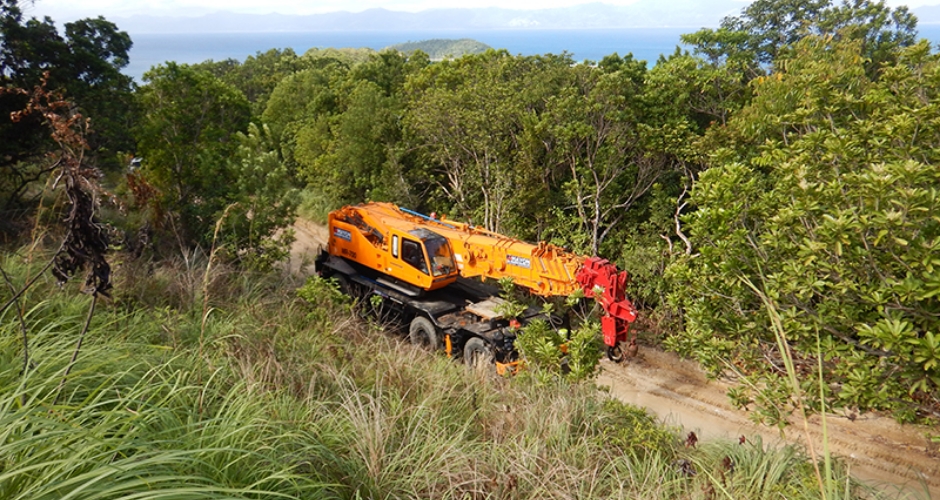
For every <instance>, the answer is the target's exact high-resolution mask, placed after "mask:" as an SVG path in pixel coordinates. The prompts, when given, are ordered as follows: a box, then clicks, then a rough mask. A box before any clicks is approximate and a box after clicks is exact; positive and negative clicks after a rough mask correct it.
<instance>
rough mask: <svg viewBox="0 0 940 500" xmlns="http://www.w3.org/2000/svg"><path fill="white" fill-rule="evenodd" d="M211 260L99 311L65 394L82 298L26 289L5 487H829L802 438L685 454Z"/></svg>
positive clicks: (90, 495) (319, 292) (642, 422)
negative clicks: (27, 360) (784, 444)
mask: <svg viewBox="0 0 940 500" xmlns="http://www.w3.org/2000/svg"><path fill="white" fill-rule="evenodd" d="M202 258H203V257H198V258H196V259H190V261H191V262H189V263H186V262H183V261H180V262H170V263H160V264H155V265H153V266H150V268H149V270H146V272H138V273H136V274H134V278H135V280H134V283H133V286H125V288H124V289H123V290H120V289H119V290H118V293H116V300H115V301H114V302H113V303H104V304H102V305H101V306H100V307H99V308H98V309H99V310H98V311H97V312H96V315H95V317H94V319H93V321H92V322H91V324H90V326H89V331H88V334H87V341H86V344H85V346H84V347H83V351H82V355H81V356H80V357H79V358H78V360H77V362H76V365H75V368H74V370H73V371H72V373H71V374H70V375H69V376H68V378H67V379H66V382H65V384H64V386H63V388H62V390H61V391H58V390H57V387H58V384H59V382H60V380H62V378H61V377H62V375H63V372H64V369H65V367H66V366H67V365H68V361H69V356H70V354H71V349H72V347H73V346H74V340H75V337H76V336H77V335H78V333H79V332H80V331H81V328H82V325H83V321H84V319H85V317H84V314H85V312H86V311H87V306H88V303H87V300H88V299H87V298H83V297H80V296H79V297H76V296H75V295H73V294H67V293H62V292H60V291H58V290H57V289H56V288H55V287H54V286H53V285H51V284H48V283H47V284H45V285H44V286H41V287H37V288H35V289H34V290H31V291H30V292H29V294H28V295H27V296H25V297H24V301H25V302H24V304H26V307H25V308H24V309H23V311H24V322H25V324H26V326H27V330H28V335H29V340H30V357H31V359H32V364H31V367H30V368H29V369H28V370H25V371H24V370H23V364H22V358H21V354H22V340H21V333H20V330H19V328H20V327H19V322H18V320H17V318H16V316H15V314H14V313H13V311H12V310H11V311H7V312H5V313H4V314H2V315H0V499H5V498H11V499H13V498H16V499H19V498H22V499H27V498H29V499H32V498H39V499H44V498H49V499H52V498H85V499H106V498H253V499H260V498H342V499H355V498H377V499H378V498H381V499H393V498H444V499H448V498H453V499H478V498H493V499H553V498H558V499H562V498H565V499H570V498H631V499H632V498H635V499H640V498H642V499H654V500H655V499H697V498H702V499H705V498H783V497H786V498H818V496H819V493H818V491H814V490H813V489H812V488H807V485H811V484H813V483H814V481H815V478H814V475H813V472H812V467H811V465H810V462H809V461H807V459H806V457H805V456H803V455H802V454H801V453H800V452H799V451H797V450H795V449H791V448H784V449H781V450H772V449H765V448H764V447H763V446H761V445H760V444H759V443H753V444H750V445H747V446H741V445H737V444H733V445H732V444H725V445H709V446H706V447H702V448H700V449H687V448H684V447H681V446H680V445H679V443H678V439H677V438H676V436H675V433H674V432H673V431H672V430H670V429H667V428H663V427H661V426H659V425H657V423H656V422H655V420H654V419H653V418H652V417H650V416H649V415H647V414H646V413H645V412H644V411H642V410H640V409H637V408H634V407H631V406H628V405H624V404H622V403H619V402H617V401H613V400H610V399H606V397H605V396H604V395H603V394H602V393H599V392H598V391H597V390H596V389H595V388H594V387H593V386H591V385H590V384H571V383H567V382H565V381H563V380H558V381H555V382H551V383H547V384H541V385H536V384H531V383H530V382H531V381H529V380H527V379H526V378H525V377H516V378H513V379H502V378H498V377H495V376H492V375H490V374H486V373H482V372H479V371H469V370H466V369H465V368H464V367H463V366H462V365H460V364H458V363H453V362H452V361H450V360H448V359H447V358H445V357H443V356H434V355H430V354H428V353H426V352H424V351H421V350H419V349H416V348H414V347H413V346H411V345H410V344H408V343H407V342H405V341H404V340H403V339H401V338H398V337H396V336H394V335H391V334H387V333H384V332H382V331H380V329H379V328H378V327H377V326H376V325H373V324H369V323H368V322H364V321H361V320H360V319H358V318H357V316H356V315H355V314H354V313H353V311H352V310H351V308H350V307H349V304H348V303H347V302H345V300H344V299H343V297H342V296H341V295H339V294H338V293H336V291H335V289H333V288H331V287H330V285H329V284H328V283H326V282H322V281H319V280H313V281H311V282H310V283H309V284H308V285H307V286H306V287H304V289H303V292H302V293H301V294H300V296H298V294H297V293H296V291H295V289H296V287H297V285H298V284H297V283H296V282H294V281H291V279H290V278H289V277H286V276H283V275H277V274H263V275H261V274H244V273H239V272H235V270H234V269H232V268H226V267H225V266H224V265H221V264H220V265H215V264H214V265H213V266H211V268H210V267H209V266H207V265H206V261H205V260H201V261H200V259H202ZM10 260H15V259H8V260H7V261H5V262H9V261H10ZM10 264H11V265H9V266H7V269H8V270H11V274H12V275H13V279H14V280H16V279H20V280H22V279H23V277H24V276H25V275H26V274H27V273H26V272H25V268H23V267H18V265H17V264H16V263H12V262H10ZM134 265H136V264H133V263H129V264H127V265H126V266H125V267H124V268H123V269H124V271H119V273H121V272H126V271H127V270H129V269H131V268H132V267H133V266H134ZM146 267H147V266H140V267H138V268H137V269H146ZM207 268H209V273H206V269H207ZM209 274H211V275H210V276H209V283H210V285H209V286H208V287H206V289H205V290H201V288H202V286H203V283H205V281H204V280H205V279H206V276H207V275H209ZM122 283H123V284H125V285H131V282H130V281H121V280H119V281H118V286H119V287H120V286H121V284H122ZM168 284H173V285H172V286H171V287H169V288H164V287H165V286H166V285H168ZM170 290H172V291H170ZM205 297H208V299H206V298H205ZM205 304H210V306H211V309H212V311H213V313H212V314H209V315H204V314H203V312H204V310H207V308H206V306H205ZM200 339H201V341H202V342H200ZM200 344H201V345H202V346H203V349H202V352H201V353H200V350H199V346H200ZM57 395H58V399H56V397H57ZM726 459H728V460H730V463H732V464H733V467H732V468H731V469H729V467H728V465H727V463H728V460H726ZM732 469H733V470H732ZM844 484H847V485H850V486H851V487H850V488H849V490H848V491H847V495H846V496H844V498H861V496H862V494H863V493H864V492H862V491H861V490H858V489H856V488H855V487H854V483H850V482H849V480H846V482H845V483H844Z"/></svg>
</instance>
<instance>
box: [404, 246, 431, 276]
mask: <svg viewBox="0 0 940 500" xmlns="http://www.w3.org/2000/svg"><path fill="white" fill-rule="evenodd" d="M401 260H402V261H404V262H405V263H406V264H408V265H410V266H411V267H413V268H415V269H417V270H419V271H421V272H422V273H424V274H429V273H428V263H427V261H426V260H425V259H424V251H423V250H422V249H421V244H420V243H418V242H417V241H414V240H409V239H407V238H402V240H401Z"/></svg>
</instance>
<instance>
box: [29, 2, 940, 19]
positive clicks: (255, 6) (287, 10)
mask: <svg viewBox="0 0 940 500" xmlns="http://www.w3.org/2000/svg"><path fill="white" fill-rule="evenodd" d="M598 1H600V2H601V3H606V4H610V5H629V4H631V3H635V2H636V1H638V0H512V1H508V2H507V1H506V0H502V1H500V0H357V1H356V2H350V1H349V0H267V1H260V2H259V1H258V0H20V5H21V7H23V10H24V13H25V14H26V15H27V16H28V17H32V16H35V17H40V18H41V17H43V16H49V17H51V18H52V19H53V20H55V21H56V22H59V23H61V22H68V21H74V20H76V19H81V18H85V17H96V16H99V15H103V16H105V17H107V18H114V17H124V16H131V15H135V14H150V15H157V16H180V15H191V16H198V15H202V14H208V13H211V12H218V11H228V12H238V13H246V14H269V13H272V12H276V13H279V14H294V15H306V14H321V13H324V12H336V11H347V12H361V11H363V10H367V9H372V8H384V9H388V10H395V11H404V12H418V11H421V10H428V9H432V8H447V7H461V8H470V7H503V8H514V9H520V10H526V9H539V8H551V7H567V6H572V5H578V4H583V3H594V2H598ZM660 1H661V2H663V3H666V4H668V3H670V2H671V1H679V0H660ZM703 1H704V0H703ZM351 3H352V4H353V5H350V4H351ZM747 3H748V2H747V1H746V0H741V5H742V7H743V6H744V5H746V4H747ZM886 3H887V4H888V5H890V6H892V7H896V6H898V5H907V6H908V7H910V8H915V7H919V6H922V5H936V4H940V0H888V1H887V2H886Z"/></svg>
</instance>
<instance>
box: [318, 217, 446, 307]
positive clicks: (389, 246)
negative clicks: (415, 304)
mask: <svg viewBox="0 0 940 500" xmlns="http://www.w3.org/2000/svg"><path fill="white" fill-rule="evenodd" d="M386 215H387V214H384V213H381V212H376V213H372V212H369V211H367V210H363V209H362V207H346V208H344V209H343V210H341V211H336V212H333V213H331V214H330V219H329V231H330V238H329V254H330V255H333V256H336V257H342V258H344V259H346V261H347V262H350V263H353V264H355V265H356V266H359V268H360V269H362V268H368V269H372V270H374V271H378V272H380V273H382V274H383V275H385V276H386V277H390V278H394V281H395V282H397V284H396V286H397V287H398V288H399V289H400V290H409V292H408V293H411V292H412V291H413V292H416V293H421V292H422V291H430V290H437V289H439V288H443V287H445V286H447V285H449V284H451V283H453V282H454V281H456V280H457V266H456V265H455V264H454V251H453V249H452V247H451V244H450V241H448V240H447V238H445V237H443V236H441V235H440V234H439V233H436V232H434V231H431V230H429V229H427V228H424V227H421V226H418V225H416V224H414V223H412V222H410V221H403V220H400V219H396V218H393V217H387V216H386ZM343 272H347V274H348V273H349V272H352V269H349V270H348V271H343Z"/></svg>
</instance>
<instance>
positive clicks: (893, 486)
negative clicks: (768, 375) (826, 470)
mask: <svg viewBox="0 0 940 500" xmlns="http://www.w3.org/2000/svg"><path fill="white" fill-rule="evenodd" d="M602 367H603V372H602V374H601V376H600V378H599V380H598V385H601V386H607V387H609V388H610V392H611V394H612V395H613V396H615V397H617V398H619V399H621V400H622V401H625V402H627V403H631V404H635V405H637V406H642V407H645V408H647V409H648V410H649V411H650V412H652V413H653V414H655V415H657V416H658V417H659V418H660V419H661V420H663V421H664V422H666V423H667V424H671V425H679V426H682V427H683V428H685V429H686V430H687V431H695V433H696V435H697V436H698V438H699V439H700V440H705V441H707V440H714V439H737V438H738V437H739V436H742V435H743V436H746V437H751V436H755V435H760V436H761V438H762V439H763V442H764V443H765V445H766V444H772V443H784V442H786V443H794V444H798V445H801V446H803V447H804V448H805V447H806V443H807V441H806V439H807V438H806V432H805V431H804V426H803V423H802V421H796V420H794V421H793V422H791V425H790V426H789V427H787V428H786V435H785V436H782V435H781V433H780V432H779V431H778V430H777V429H776V428H771V427H767V426H761V425H755V424H754V423H753V422H752V421H751V420H750V418H749V414H748V412H747V411H744V410H738V409H735V408H734V407H732V406H731V404H730V403H729V401H728V397H727V396H726V395H725V392H726V391H727V389H728V387H729V386H728V385H727V384H725V383H722V382H720V381H709V380H708V379H707V378H706V377H705V374H704V372H703V371H702V370H701V369H700V368H698V366H696V365H695V363H693V362H691V361H687V360H683V359H680V358H679V357H678V356H676V355H675V354H672V353H667V352H662V351H659V350H656V349H653V348H641V349H640V354H639V356H638V357H637V358H635V359H632V360H628V361H627V362H626V363H624V364H622V365H615V364H613V363H610V362H607V361H606V360H605V361H604V362H603V363H602ZM826 424H827V428H828V433H827V434H828V436H829V448H830V450H832V453H833V454H834V455H838V456H840V457H843V458H844V459H845V460H846V462H847V463H848V464H849V465H850V466H851V473H852V475H853V476H855V477H857V478H859V479H862V480H863V481H865V482H867V483H869V484H871V485H873V486H876V487H878V488H879V489H882V490H885V491H890V492H894V491H898V490H899V489H900V490H903V491H904V492H905V495H904V496H902V497H901V498H911V499H914V498H922V499H926V498H930V497H933V498H940V456H938V453H937V447H936V445H934V444H932V443H931V442H930V440H929V439H928V438H927V433H928V432H930V431H931V429H930V428H927V427H923V426H913V425H903V426H902V425H900V424H898V423H897V422H895V421H894V420H893V419H891V418H887V417H883V416H879V415H875V414H862V415H858V416H855V417H854V420H851V419H849V418H848V417H847V416H846V415H843V414H835V415H829V416H828V417H827V419H826ZM933 432H936V429H933ZM822 435H823V434H822V427H821V421H820V418H819V416H818V415H817V416H814V417H810V419H809V436H810V439H811V440H812V441H813V446H814V447H815V449H816V451H817V453H819V452H820V451H821V450H822Z"/></svg>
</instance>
